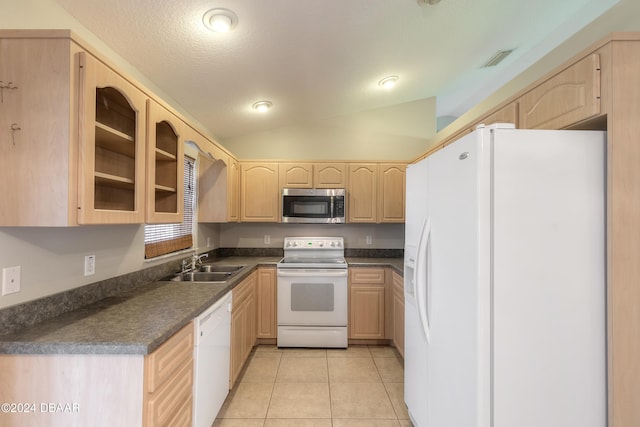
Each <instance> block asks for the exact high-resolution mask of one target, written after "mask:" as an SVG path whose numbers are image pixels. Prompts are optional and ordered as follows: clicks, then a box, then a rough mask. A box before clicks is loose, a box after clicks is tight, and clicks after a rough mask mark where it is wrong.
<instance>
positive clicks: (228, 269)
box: [199, 264, 244, 273]
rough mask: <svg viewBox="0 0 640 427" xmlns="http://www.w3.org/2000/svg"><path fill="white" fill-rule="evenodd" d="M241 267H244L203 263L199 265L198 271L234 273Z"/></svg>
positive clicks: (241, 266) (242, 266)
mask: <svg viewBox="0 0 640 427" xmlns="http://www.w3.org/2000/svg"><path fill="white" fill-rule="evenodd" d="M242 268H244V265H215V264H205V265H202V266H201V267H200V269H199V271H204V272H207V273H214V272H223V273H235V272H236V271H238V270H240V269H242Z"/></svg>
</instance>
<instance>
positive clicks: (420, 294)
mask: <svg viewBox="0 0 640 427" xmlns="http://www.w3.org/2000/svg"><path fill="white" fill-rule="evenodd" d="M430 240H431V218H427V220H426V221H425V222H424V224H423V225H422V233H420V241H419V242H418V250H417V251H416V258H417V263H416V268H415V270H414V278H413V283H414V286H415V296H416V306H417V308H418V318H419V319H420V326H421V329H422V333H423V334H424V337H425V339H426V340H427V343H429V342H430V325H429V312H428V305H429V301H428V300H427V298H428V295H429V257H430V256H431V254H430V253H429V252H430V251H429V248H430V246H431V245H430ZM421 278H424V280H422V281H421V280H419V279H421Z"/></svg>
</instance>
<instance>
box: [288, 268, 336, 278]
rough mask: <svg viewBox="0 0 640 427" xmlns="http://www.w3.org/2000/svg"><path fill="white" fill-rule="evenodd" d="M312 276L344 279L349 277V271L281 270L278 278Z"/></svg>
mask: <svg viewBox="0 0 640 427" xmlns="http://www.w3.org/2000/svg"><path fill="white" fill-rule="evenodd" d="M310 275H314V276H322V277H343V276H346V275H347V269H342V268H341V269H333V270H327V269H319V268H305V269H287V270H283V269H279V270H278V276H282V277H309V276H310Z"/></svg>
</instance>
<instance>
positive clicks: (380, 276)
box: [349, 267, 384, 284]
mask: <svg viewBox="0 0 640 427" xmlns="http://www.w3.org/2000/svg"><path fill="white" fill-rule="evenodd" d="M349 280H350V282H351V283H368V284H372V283H380V284H384V268H377V267H376V268H350V269H349Z"/></svg>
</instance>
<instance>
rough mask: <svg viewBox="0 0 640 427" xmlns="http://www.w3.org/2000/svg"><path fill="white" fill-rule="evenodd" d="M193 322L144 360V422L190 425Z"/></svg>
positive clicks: (165, 424)
mask: <svg viewBox="0 0 640 427" xmlns="http://www.w3.org/2000/svg"><path fill="white" fill-rule="evenodd" d="M193 345H194V341H193V322H191V323H189V324H188V325H187V326H185V327H184V328H182V329H181V330H180V331H178V332H177V333H176V334H175V335H173V336H172V337H171V338H169V340H167V341H166V342H165V343H164V344H162V345H161V346H160V347H158V349H157V350H156V351H154V352H153V353H151V354H149V355H147V356H146V357H145V360H144V388H145V393H144V422H143V425H144V426H149V427H152V426H190V425H191V418H192V406H193V405H192V402H193Z"/></svg>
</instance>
